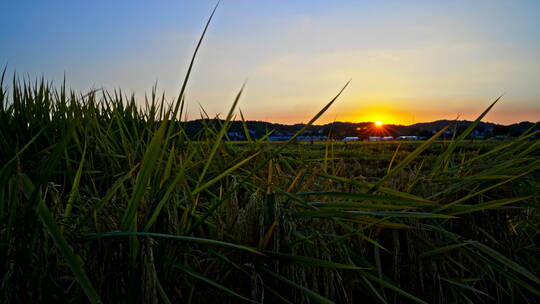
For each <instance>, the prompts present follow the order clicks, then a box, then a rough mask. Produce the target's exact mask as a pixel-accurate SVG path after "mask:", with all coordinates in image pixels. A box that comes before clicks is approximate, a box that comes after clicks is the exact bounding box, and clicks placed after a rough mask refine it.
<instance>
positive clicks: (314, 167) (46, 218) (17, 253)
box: [0, 77, 540, 303]
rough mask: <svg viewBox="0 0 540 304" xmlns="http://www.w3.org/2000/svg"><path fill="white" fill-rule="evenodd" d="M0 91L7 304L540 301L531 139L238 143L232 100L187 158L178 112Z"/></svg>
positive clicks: (539, 162)
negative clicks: (232, 133)
mask: <svg viewBox="0 0 540 304" xmlns="http://www.w3.org/2000/svg"><path fill="white" fill-rule="evenodd" d="M2 79H3V77H2ZM0 87H1V89H0V302H2V303H31V302H56V303H68V302H69V303H72V302H77V303H79V302H92V303H99V302H105V303H214V302H220V303H241V302H253V303H279V302H284V303H332V302H336V303H359V302H361V301H362V302H369V303H408V302H411V303H415V302H416V303H536V302H538V301H540V278H539V277H538V276H539V274H540V250H539V248H538V245H539V244H540V238H539V232H540V230H539V223H540V212H539V211H538V203H539V195H540V170H539V169H540V158H539V155H540V153H539V149H540V140H538V139H534V140H533V139H530V138H531V136H533V135H535V134H537V133H538V131H532V130H529V131H527V132H526V133H525V134H523V135H522V136H520V137H517V138H514V139H512V140H507V141H493V142H489V141H474V142H473V141H470V140H469V139H467V136H468V134H470V133H471V131H473V129H474V126H475V125H476V123H477V122H478V121H479V120H480V119H481V118H482V117H483V115H485V113H483V114H482V115H480V117H479V118H478V120H477V121H476V122H475V123H473V124H472V125H471V126H470V127H469V129H467V130H466V131H465V132H464V133H463V134H462V135H461V136H460V137H457V138H454V139H453V140H450V141H438V140H437V138H438V136H439V134H441V133H438V134H435V135H434V137H432V138H431V139H428V140H425V141H421V142H390V143H361V142H360V143H346V144H345V143H338V142H332V141H328V142H320V143H314V144H309V143H297V142H295V141H294V138H293V139H291V140H290V141H288V142H285V143H271V142H268V141H267V140H266V138H260V139H252V138H250V134H249V131H248V130H247V128H246V130H245V136H246V137H247V138H248V139H249V140H248V141H246V142H241V143H240V142H233V141H229V140H228V138H227V129H228V127H229V126H230V124H231V121H232V120H233V119H234V117H235V113H236V104H237V102H238V100H239V99H240V95H241V91H240V93H239V94H238V96H237V98H236V100H234V101H232V104H233V106H232V107H231V110H230V112H229V113H228V115H227V117H226V118H225V119H224V120H222V121H218V122H219V123H220V124H219V125H216V124H213V125H208V126H205V127H204V128H203V129H202V130H201V134H199V135H200V136H198V138H206V140H198V141H194V140H193V139H191V138H190V137H189V136H188V135H187V134H186V132H185V131H184V129H183V125H184V124H183V122H182V121H179V120H177V119H175V118H176V117H182V114H183V109H184V105H185V104H184V100H183V99H182V98H179V99H178V100H177V101H175V102H173V103H172V104H171V105H169V104H167V103H166V102H165V100H164V98H163V97H160V96H159V95H157V94H156V93H155V91H154V92H152V93H151V94H150V95H149V96H147V97H146V99H145V100H139V101H136V100H135V98H134V97H126V96H125V95H123V94H122V93H121V92H114V93H107V92H102V91H92V92H89V93H84V94H81V93H78V92H72V91H69V90H67V89H66V88H65V86H60V87H54V86H52V85H51V84H48V83H46V82H44V81H41V82H35V83H29V82H26V81H25V82H23V83H21V82H19V81H18V80H17V79H16V78H15V80H14V81H13V83H12V84H11V85H10V87H11V88H10V89H9V91H8V89H7V88H6V87H7V86H6V85H4V81H2V83H1V84H0ZM182 90H183V89H182ZM182 92H183V91H182ZM181 96H182V94H181ZM336 98H337V96H336ZM334 100H335V98H334V99H333V100H332V101H330V103H329V104H328V105H327V107H325V108H324V109H323V110H322V111H321V112H320V113H318V114H317V115H316V116H315V117H314V119H313V120H312V121H311V122H310V123H313V122H314V121H315V119H316V118H318V117H319V116H320V115H322V114H323V113H324V111H325V110H326V109H327V108H328V107H329V106H330V105H331V104H332V103H333V102H334ZM140 105H142V106H140ZM490 108H491V107H490ZM488 110H489V109H488ZM486 112H487V111H486ZM239 117H240V118H241V119H242V120H243V116H242V115H241V113H240V115H239ZM308 126H309V124H308V125H307V126H306V128H307V127H308ZM449 127H451V126H449ZM443 131H444V129H443V130H441V132H443ZM301 133H302V130H301V131H300V132H299V133H298V134H297V135H300V134H301Z"/></svg>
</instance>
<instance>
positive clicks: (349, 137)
mask: <svg viewBox="0 0 540 304" xmlns="http://www.w3.org/2000/svg"><path fill="white" fill-rule="evenodd" d="M343 140H344V141H350V140H360V138H358V136H347V137H345V138H343Z"/></svg>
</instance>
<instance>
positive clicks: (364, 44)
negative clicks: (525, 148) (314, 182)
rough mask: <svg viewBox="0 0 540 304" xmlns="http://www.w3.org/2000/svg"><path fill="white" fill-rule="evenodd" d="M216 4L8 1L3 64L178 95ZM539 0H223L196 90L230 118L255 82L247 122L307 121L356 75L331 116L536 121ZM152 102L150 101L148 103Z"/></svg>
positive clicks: (0, 27) (194, 103) (193, 95)
mask: <svg viewBox="0 0 540 304" xmlns="http://www.w3.org/2000/svg"><path fill="white" fill-rule="evenodd" d="M214 4H215V2H214V1H195V0H192V1H178V0H177V1H135V0H131V1H127V0H122V1H99V0H98V1H54V0H53V1H10V2H9V3H4V4H3V5H2V7H3V9H2V10H1V12H0V37H1V41H0V64H2V65H3V64H5V63H8V70H9V71H10V72H13V71H14V70H16V71H17V73H18V74H20V75H29V76H30V77H38V76H41V75H44V76H45V78H47V79H50V80H53V81H55V82H57V83H58V82H60V81H61V79H62V78H63V75H64V73H65V74H66V76H67V80H68V84H69V85H70V86H71V87H72V88H74V89H81V90H88V89H91V88H98V87H104V88H107V89H115V88H122V89H123V90H124V91H126V92H135V93H136V94H137V96H140V97H142V96H143V95H144V92H147V91H149V89H150V88H151V86H152V85H153V84H154V83H155V82H156V81H157V82H158V88H159V89H160V90H164V91H165V92H166V95H167V96H169V98H170V99H172V98H173V97H174V95H175V94H177V93H178V90H179V84H180V82H181V80H182V78H183V75H184V73H185V70H186V67H187V64H188V61H189V57H190V55H191V52H192V51H193V49H194V47H195V44H196V41H197V39H198V36H199V35H200V32H201V30H202V28H203V26H204V23H205V21H206V19H207V17H208V15H209V14H210V12H211V10H212V8H213V6H214ZM539 13H540V1H445V2H442V1H254V0H253V1H248V0H244V1H241V0H224V1H222V2H221V4H220V7H219V8H218V11H217V13H216V16H215V19H214V20H213V22H212V24H211V26H210V29H209V32H208V36H207V38H206V40H205V41H204V43H203V46H202V49H201V52H200V56H199V57H198V59H197V62H196V65H195V68H194V71H193V78H192V79H191V82H190V84H189V87H188V91H187V100H188V102H189V115H190V116H189V117H190V118H193V119H195V118H198V116H199V111H200V110H199V107H200V105H201V106H203V107H204V109H205V110H206V111H207V112H208V113H211V114H215V113H225V112H226V111H227V109H228V107H229V105H230V104H231V103H232V100H233V98H234V95H235V94H236V92H237V90H238V89H239V87H240V86H241V84H242V83H243V82H244V81H245V80H246V79H247V81H248V82H247V88H246V91H245V95H244V96H243V98H242V100H241V103H240V108H241V109H242V111H243V112H244V114H245V115H246V116H247V117H248V118H249V119H257V120H270V121H276V122H284V123H292V122H302V121H304V122H305V121H307V120H308V119H309V118H310V117H311V116H312V115H313V114H315V113H316V112H317V111H318V110H319V109H320V108H322V107H323V106H324V104H325V103H326V102H327V101H328V100H329V99H331V97H332V96H333V95H334V94H335V93H336V92H337V91H338V90H339V89H340V88H341V86H342V85H343V84H344V83H345V82H346V81H347V80H348V79H349V78H352V82H351V84H350V86H349V88H348V89H347V90H346V91H345V93H344V94H343V96H342V98H341V99H340V100H339V102H338V103H337V104H336V105H335V106H334V107H333V108H332V109H331V110H330V111H329V112H328V113H327V114H326V115H325V116H324V117H323V119H322V120H321V122H328V121H333V120H342V121H368V120H369V121H372V120H382V121H384V122H393V123H405V124H409V123H413V122H420V121H429V120H435V119H453V118H455V117H457V116H458V115H460V117H461V118H462V119H472V118H474V117H475V115H478V114H479V113H480V112H482V110H483V109H484V108H485V107H487V106H488V105H489V103H490V101H492V100H493V99H495V98H496V97H498V96H499V95H500V94H502V93H505V97H504V98H503V100H502V102H501V104H500V105H498V106H497V107H496V108H495V109H494V111H493V113H492V114H490V115H489V116H488V117H487V120H489V121H496V122H501V123H512V122H517V121H521V120H532V121H538V120H540V18H538V15H539ZM141 99H142V98H141Z"/></svg>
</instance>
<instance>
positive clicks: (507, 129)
mask: <svg viewBox="0 0 540 304" xmlns="http://www.w3.org/2000/svg"><path fill="white" fill-rule="evenodd" d="M222 123H223V121H222V120H217V119H198V120H192V121H188V122H184V123H183V124H185V127H186V131H187V133H188V134H189V135H190V136H192V137H200V136H204V135H203V134H201V130H203V129H204V128H203V126H205V125H206V126H210V127H212V128H214V129H217V128H219V126H220V125H221V124H222ZM471 123H472V121H468V120H458V121H456V120H437V121H432V122H423V123H416V124H413V125H408V126H406V125H392V124H388V125H384V127H383V128H376V127H374V125H373V123H372V122H360V123H352V122H333V123H329V124H324V125H314V126H311V127H309V128H308V129H307V130H306V131H305V132H304V134H303V135H304V136H332V137H333V138H336V139H342V138H344V137H347V136H358V137H360V138H362V137H364V138H365V137H368V136H380V135H387V136H401V135H413V136H422V137H429V136H431V135H432V134H434V133H436V132H437V131H439V130H441V129H442V128H444V127H445V126H450V128H449V129H448V131H447V132H446V133H445V134H444V135H443V137H451V136H452V135H453V133H454V132H455V133H456V134H460V133H461V132H463V131H464V130H465V129H466V128H467V127H468V126H469V125H470V124H471ZM246 125H247V128H248V130H249V131H248V132H249V133H250V136H251V137H252V138H261V137H262V136H264V135H265V134H267V133H268V132H270V131H272V136H285V137H286V136H292V135H294V134H295V133H296V132H298V131H299V130H300V129H302V128H303V127H304V126H305V124H292V125H285V124H278V123H271V122H265V121H246ZM530 128H534V129H535V130H538V129H540V123H536V124H535V123H533V122H529V121H524V122H520V123H516V124H511V125H500V124H495V123H489V122H480V123H479V124H478V125H477V126H476V128H475V130H474V132H473V134H472V136H475V137H478V138H491V137H495V136H498V137H506V136H510V137H515V136H519V135H521V134H522V133H523V132H525V131H526V130H528V129H530ZM244 133H245V131H244V127H243V126H242V122H240V121H234V122H233V123H232V125H231V127H230V129H229V137H232V138H231V139H242V137H244Z"/></svg>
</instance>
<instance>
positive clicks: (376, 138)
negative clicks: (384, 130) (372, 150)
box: [368, 136, 394, 141]
mask: <svg viewBox="0 0 540 304" xmlns="http://www.w3.org/2000/svg"><path fill="white" fill-rule="evenodd" d="M393 139H394V137H393V136H370V137H369V138H368V140H369V141H381V140H393Z"/></svg>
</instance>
